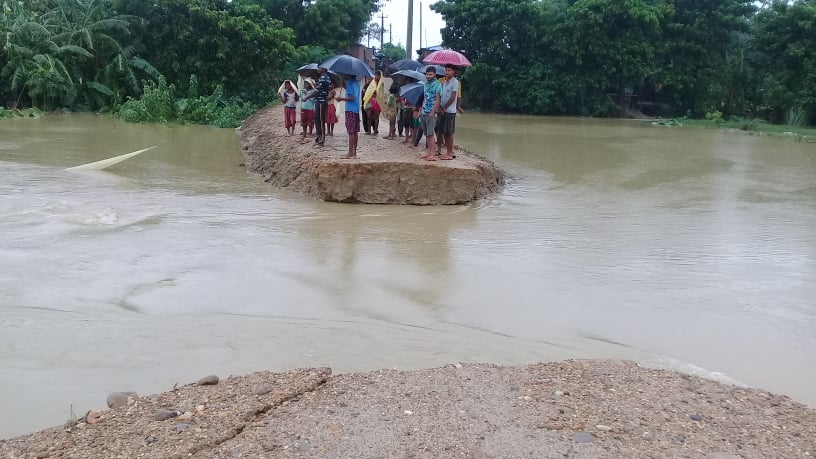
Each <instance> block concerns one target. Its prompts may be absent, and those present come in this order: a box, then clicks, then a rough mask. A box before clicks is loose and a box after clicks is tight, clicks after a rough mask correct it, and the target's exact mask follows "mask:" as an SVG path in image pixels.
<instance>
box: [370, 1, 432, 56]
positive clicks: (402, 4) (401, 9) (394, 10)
mask: <svg viewBox="0 0 816 459" xmlns="http://www.w3.org/2000/svg"><path fill="white" fill-rule="evenodd" d="M410 1H413V2H414V36H413V39H412V41H413V43H412V45H413V48H414V50H417V49H419V45H420V41H419V10H420V8H419V5H420V3H421V4H422V28H423V29H425V32H424V33H423V35H422V46H434V45H439V44H441V43H442V35H440V33H439V30H440V29H442V28H443V27H445V21H443V20H442V16H440V15H438V14H436V13H435V12H433V11H431V8H430V5H431V4H432V3H434V2H436V0H430V1H429V0H422V2H420V1H419V0H387V1H385V4H384V5H383V8H382V9H381V10H380V12H378V13H376V18H374V17H372V19H371V20H372V21H374V22H377V23H378V24H379V23H380V22H381V21H380V13H383V14H385V16H386V18H385V35H384V40H385V42H386V43H388V41H389V40H388V30H389V29H388V27H389V25H390V26H391V38H392V41H393V43H394V44H395V45H396V44H402V46H403V48H404V47H405V45H406V42H407V38H408V3H409V2H410ZM426 38H427V40H426ZM362 42H363V44H365V43H366V37H363V40H362ZM371 46H377V47H379V46H380V43H379V40H377V41H376V42H375V40H371ZM411 55H412V56H414V57H416V52H414V53H412V54H411Z"/></svg>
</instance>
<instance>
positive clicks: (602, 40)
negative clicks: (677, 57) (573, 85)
mask: <svg viewBox="0 0 816 459" xmlns="http://www.w3.org/2000/svg"><path fill="white" fill-rule="evenodd" d="M670 12H671V7H670V6H669V5H668V4H666V3H665V2H663V1H662V0H629V1H626V2H621V1H619V0H577V1H576V2H574V3H572V4H571V5H570V6H569V8H568V9H567V21H565V22H564V23H562V24H560V25H559V26H557V27H556V29H555V30H554V32H555V33H556V34H557V35H559V36H560V37H563V38H562V39H561V40H560V42H559V44H558V46H559V51H561V53H563V55H565V56H570V57H571V59H573V60H574V65H572V66H571V68H572V69H573V71H574V72H575V73H576V75H575V78H576V79H578V80H579V81H581V82H582V84H583V87H584V89H585V90H586V95H587V96H588V97H589V98H591V100H592V101H593V103H594V104H595V106H596V107H598V108H599V109H601V110H602V107H603V100H604V99H605V94H607V93H613V94H615V100H614V102H615V103H616V104H617V105H618V106H622V105H623V103H624V101H625V95H626V93H627V91H634V89H635V88H636V87H638V86H640V85H641V84H642V82H643V80H644V78H645V77H646V76H648V75H650V74H651V73H653V72H654V70H655V56H656V54H657V52H658V50H659V46H660V43H661V28H660V24H661V20H662V19H663V18H664V17H665V16H666V15H667V14H669V13H670ZM610 102H611V101H610ZM588 114H594V113H591V112H590V113H588Z"/></svg>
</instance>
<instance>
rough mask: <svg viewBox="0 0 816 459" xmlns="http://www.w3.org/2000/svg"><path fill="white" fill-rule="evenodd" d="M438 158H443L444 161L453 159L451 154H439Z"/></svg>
mask: <svg viewBox="0 0 816 459" xmlns="http://www.w3.org/2000/svg"><path fill="white" fill-rule="evenodd" d="M439 159H444V160H445V161H450V160H452V159H453V156H449V155H445V156H440V157H439Z"/></svg>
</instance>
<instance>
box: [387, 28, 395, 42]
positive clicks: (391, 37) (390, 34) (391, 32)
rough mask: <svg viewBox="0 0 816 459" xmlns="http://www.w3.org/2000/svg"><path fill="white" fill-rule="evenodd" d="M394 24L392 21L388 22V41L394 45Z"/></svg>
mask: <svg viewBox="0 0 816 459" xmlns="http://www.w3.org/2000/svg"><path fill="white" fill-rule="evenodd" d="M393 25H394V24H392V23H390V22H389V23H388V43H391V44H392V45H393V44H394V30H393V29H392V26H393Z"/></svg>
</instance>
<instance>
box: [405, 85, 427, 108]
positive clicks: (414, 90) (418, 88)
mask: <svg viewBox="0 0 816 459" xmlns="http://www.w3.org/2000/svg"><path fill="white" fill-rule="evenodd" d="M424 94H425V83H411V84H406V85H405V86H403V87H401V88H400V97H404V98H405V99H406V100H407V101H408V103H410V104H411V105H413V106H414V107H416V106H417V105H419V101H420V100H422V96H423V95H424Z"/></svg>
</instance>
